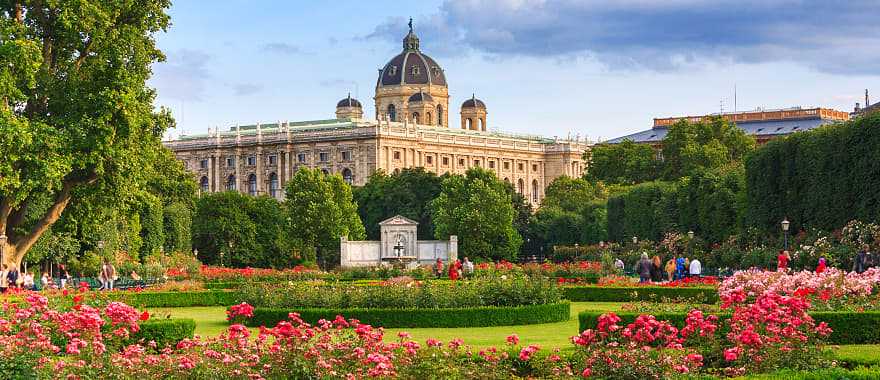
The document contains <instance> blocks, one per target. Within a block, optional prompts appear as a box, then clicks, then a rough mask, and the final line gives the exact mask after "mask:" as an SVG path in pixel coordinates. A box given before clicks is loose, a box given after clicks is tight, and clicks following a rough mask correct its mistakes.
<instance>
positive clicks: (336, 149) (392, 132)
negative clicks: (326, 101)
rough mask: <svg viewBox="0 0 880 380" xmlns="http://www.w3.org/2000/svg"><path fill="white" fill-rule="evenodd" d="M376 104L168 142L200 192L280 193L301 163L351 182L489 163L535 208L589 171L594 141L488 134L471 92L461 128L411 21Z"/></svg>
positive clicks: (350, 103) (481, 107)
mask: <svg viewBox="0 0 880 380" xmlns="http://www.w3.org/2000/svg"><path fill="white" fill-rule="evenodd" d="M373 101H374V103H375V110H376V115H377V116H376V118H375V119H374V120H366V119H364V118H363V114H364V113H363V105H362V104H361V102H360V101H358V100H357V99H354V98H352V97H351V96H350V95H349V96H347V97H346V98H344V99H342V100H340V101H339V102H338V103H337V104H336V118H335V119H329V120H314V121H300V122H278V123H273V124H260V123H256V124H253V125H245V126H235V127H232V128H230V129H229V130H227V131H221V130H219V129H215V130H211V129H209V131H208V133H207V134H202V135H191V136H181V137H179V138H177V139H174V140H171V141H166V142H165V145H166V146H167V147H168V148H169V149H171V150H172V151H173V152H174V153H175V155H176V156H177V158H178V159H179V160H180V161H182V162H183V163H184V165H185V167H186V168H187V170H189V171H191V172H192V173H194V174H195V176H196V178H197V180H198V182H199V186H200V191H201V192H205V193H209V192H218V191H227V190H231V191H239V192H242V193H246V194H250V195H269V196H271V197H275V198H278V199H281V198H283V196H284V194H283V190H282V189H283V187H284V185H285V184H286V182H287V181H288V180H289V179H290V178H291V177H292V175H293V174H294V173H295V172H296V170H298V169H299V168H301V167H307V168H320V169H321V170H322V171H324V172H325V173H332V174H340V175H341V176H342V177H343V179H344V180H345V181H346V182H348V183H350V184H352V185H363V184H364V183H366V181H367V179H368V177H369V176H370V174H372V173H374V172H376V171H378V170H383V171H385V172H386V173H393V172H396V171H398V170H400V169H404V168H413V167H423V168H425V169H426V170H428V171H430V172H433V173H436V174H438V175H442V174H445V173H456V174H463V173H464V172H465V171H466V170H467V169H469V168H472V167H482V168H485V169H487V170H491V171H493V172H494V173H495V174H496V175H497V176H498V178H499V179H503V180H505V181H507V182H508V183H511V184H512V185H513V186H514V188H515V189H516V191H518V192H519V193H521V194H523V195H524V196H526V198H527V199H529V200H530V201H531V202H532V203H534V204H538V203H539V202H540V200H541V199H542V198H543V196H544V189H545V188H546V187H547V186H548V185H549V184H550V182H551V181H553V179H555V178H557V177H559V176H563V175H568V176H572V177H577V176H581V175H582V174H583V173H584V171H585V170H586V168H585V165H586V164H585V163H584V161H583V153H584V151H585V150H586V149H588V148H589V143H588V142H587V141H585V140H581V139H580V138H576V139H570V138H569V139H564V140H563V139H557V138H553V139H550V138H545V137H540V136H530V135H517V134H508V133H499V132H490V131H489V130H488V128H487V125H488V112H487V109H488V108H487V106H486V103H484V102H483V101H482V100H480V99H477V98H476V97H474V96H473V95H472V96H471V97H470V98H469V99H467V100H465V101H464V102H463V103H462V105H461V110H460V119H459V120H460V124H459V125H455V124H456V121H459V120H455V121H453V120H450V117H449V102H450V94H449V88H448V86H447V82H446V73H445V72H444V70H443V68H442V67H440V65H439V64H438V63H437V62H436V61H435V60H434V59H432V58H431V57H429V56H428V55H426V54H425V53H423V52H422V51H421V50H420V47H419V38H418V37H417V36H416V34H415V33H413V30H412V24H411V23H410V29H409V33H408V34H407V35H406V37H404V39H403V51H402V52H401V53H400V54H398V55H396V56H395V57H393V58H391V60H389V61H388V63H386V64H385V65H384V66H383V68H381V69H380V70H379V77H378V79H377V81H376V93H375V96H374V97H373Z"/></svg>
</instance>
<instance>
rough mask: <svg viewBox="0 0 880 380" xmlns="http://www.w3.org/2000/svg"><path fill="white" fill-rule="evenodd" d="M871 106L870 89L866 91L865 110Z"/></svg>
mask: <svg viewBox="0 0 880 380" xmlns="http://www.w3.org/2000/svg"><path fill="white" fill-rule="evenodd" d="M870 106H871V102H869V101H868V89H867V88H866V89H865V108H868V107H870Z"/></svg>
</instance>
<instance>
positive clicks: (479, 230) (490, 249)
mask: <svg viewBox="0 0 880 380" xmlns="http://www.w3.org/2000/svg"><path fill="white" fill-rule="evenodd" d="M432 208H433V214H432V215H433V218H434V228H435V232H434V235H435V236H436V237H437V238H438V239H448V238H449V236H450V235H457V236H458V250H459V256H467V257H470V258H472V259H474V260H478V259H479V260H496V261H497V260H513V259H514V258H515V257H516V256H517V253H518V252H519V248H520V245H522V237H521V236H520V235H519V233H518V232H517V231H516V229H515V227H514V225H513V222H514V209H513V205H512V196H511V193H510V187H509V185H507V184H505V183H504V182H502V181H499V180H498V178H497V177H495V174H493V173H492V172H490V171H486V170H483V169H480V168H472V169H469V170H468V171H467V173H466V174H465V176H459V175H451V176H449V177H447V178H446V179H444V180H443V184H442V190H441V192H440V195H439V196H438V197H437V199H435V200H434V201H433V202H432Z"/></svg>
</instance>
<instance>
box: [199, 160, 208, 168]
mask: <svg viewBox="0 0 880 380" xmlns="http://www.w3.org/2000/svg"><path fill="white" fill-rule="evenodd" d="M199 167H200V168H202V169H207V168H208V160H201V161H199Z"/></svg>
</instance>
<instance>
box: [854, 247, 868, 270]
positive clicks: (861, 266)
mask: <svg viewBox="0 0 880 380" xmlns="http://www.w3.org/2000/svg"><path fill="white" fill-rule="evenodd" d="M869 249H870V247H868V245H867V244H864V245H862V249H861V250H859V252H858V253H856V257H855V259H854V260H853V272H856V273H862V272H864V271H866V270H867V269H868V262H869V257H870V255H871V252H870V251H869Z"/></svg>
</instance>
